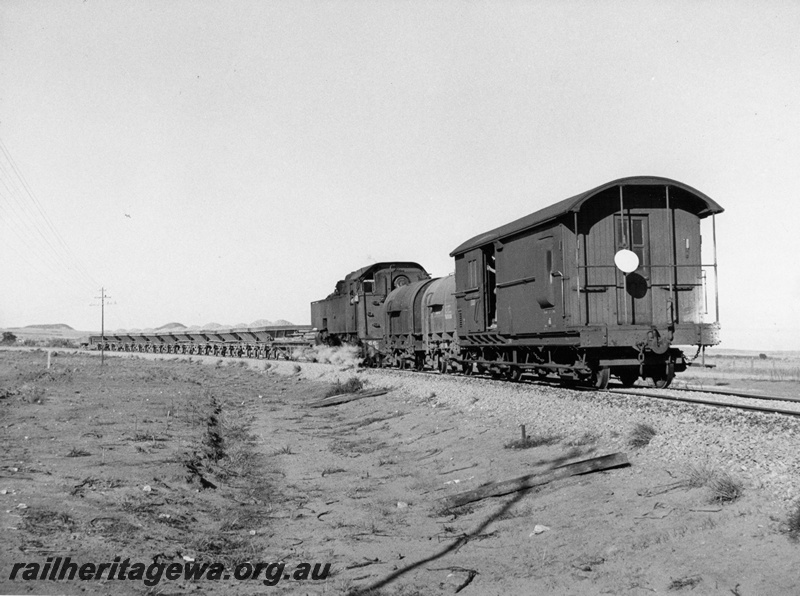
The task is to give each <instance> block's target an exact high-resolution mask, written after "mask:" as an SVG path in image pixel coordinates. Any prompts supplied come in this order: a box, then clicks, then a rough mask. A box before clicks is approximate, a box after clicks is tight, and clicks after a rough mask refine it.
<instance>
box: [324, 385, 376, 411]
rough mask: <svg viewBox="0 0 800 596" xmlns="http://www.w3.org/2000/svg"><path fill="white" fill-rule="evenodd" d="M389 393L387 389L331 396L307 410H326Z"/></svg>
mask: <svg viewBox="0 0 800 596" xmlns="http://www.w3.org/2000/svg"><path fill="white" fill-rule="evenodd" d="M386 393H389V389H374V390H373V391H364V392H358V393H340V394H339V395H332V396H330V397H326V398H324V399H320V400H317V401H314V402H311V403H310V404H308V407H309V408H326V407H328V406H338V405H339V404H346V403H348V402H351V401H356V400H357V399H364V398H365V397H377V396H379V395H384V394H386Z"/></svg>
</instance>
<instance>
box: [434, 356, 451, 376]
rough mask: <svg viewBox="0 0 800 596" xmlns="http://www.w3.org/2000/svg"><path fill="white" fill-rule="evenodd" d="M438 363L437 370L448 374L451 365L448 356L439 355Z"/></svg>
mask: <svg viewBox="0 0 800 596" xmlns="http://www.w3.org/2000/svg"><path fill="white" fill-rule="evenodd" d="M436 364H437V366H436V368H437V370H438V371H439V372H440V373H442V374H443V375H446V374H447V371H448V369H449V368H450V366H449V364H448V362H447V359H446V358H442V357H441V356H439V357H438V360H437V363H436Z"/></svg>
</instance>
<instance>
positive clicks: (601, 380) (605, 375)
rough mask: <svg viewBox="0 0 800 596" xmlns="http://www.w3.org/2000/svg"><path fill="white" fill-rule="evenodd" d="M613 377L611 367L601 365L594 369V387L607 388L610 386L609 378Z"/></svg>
mask: <svg viewBox="0 0 800 596" xmlns="http://www.w3.org/2000/svg"><path fill="white" fill-rule="evenodd" d="M610 378H611V369H610V368H609V367H607V366H601V367H599V368H596V369H594V370H593V371H592V387H594V388H595V389H605V388H607V387H608V380H609V379H610Z"/></svg>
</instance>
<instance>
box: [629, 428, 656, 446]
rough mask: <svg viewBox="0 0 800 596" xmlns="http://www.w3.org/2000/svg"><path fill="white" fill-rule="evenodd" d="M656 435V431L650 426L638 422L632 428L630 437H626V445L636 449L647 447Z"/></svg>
mask: <svg viewBox="0 0 800 596" xmlns="http://www.w3.org/2000/svg"><path fill="white" fill-rule="evenodd" d="M657 434H658V431H657V430H656V429H655V427H653V426H652V425H651V424H647V423H644V422H640V423H638V424H637V425H636V426H634V427H633V430H632V431H631V435H630V437H628V445H630V446H631V447H634V448H636V449H638V448H640V447H647V446H648V445H649V444H650V441H652V440H653V437H655V436H656V435H657Z"/></svg>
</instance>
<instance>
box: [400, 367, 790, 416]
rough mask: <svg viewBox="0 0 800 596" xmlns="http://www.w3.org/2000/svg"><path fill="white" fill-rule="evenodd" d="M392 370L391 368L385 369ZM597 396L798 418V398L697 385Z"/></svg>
mask: <svg viewBox="0 0 800 596" xmlns="http://www.w3.org/2000/svg"><path fill="white" fill-rule="evenodd" d="M388 370H394V369H388ZM404 374H422V375H426V376H427V375H430V376H435V377H440V378H444V377H447V376H452V377H454V378H459V377H461V375H441V374H440V373H438V372H436V371H404ZM470 377H471V378H486V379H490V378H491V377H490V376H483V375H470V376H469V377H463V378H470ZM500 382H503V383H505V382H508V381H500ZM521 382H522V383H530V384H533V385H544V386H552V387H562V388H568V389H573V390H578V391H591V392H595V391H598V390H596V389H592V388H589V387H586V388H582V387H580V386H574V387H565V386H564V385H562V384H561V382H560V381H558V380H556V379H552V378H543V379H536V378H525V379H523V380H522V381H521ZM600 393H613V394H617V395H634V396H639V397H647V398H653V399H660V400H666V401H674V402H683V403H690V404H698V405H705V406H713V407H719V408H729V409H739V410H748V411H751V412H762V413H767V414H781V415H784V416H796V417H800V397H787V396H779V395H769V394H763V393H757V392H752V391H738V390H727V389H717V388H705V387H698V386H691V385H689V386H683V387H670V388H668V389H655V388H654V389H651V390H648V389H645V388H630V389H628V388H623V387H614V386H611V387H609V388H608V389H604V390H600ZM681 393H703V394H713V395H718V396H720V397H721V398H724V397H732V398H735V399H736V400H737V401H730V400H715V399H709V398H697V397H689V396H687V395H681ZM742 400H751V401H749V402H744V401H742ZM756 401H762V402H771V401H774V402H784V403H786V402H789V403H796V404H798V406H797V409H792V408H785V407H780V406H775V405H768V404H763V403H762V404H758V403H756Z"/></svg>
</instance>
